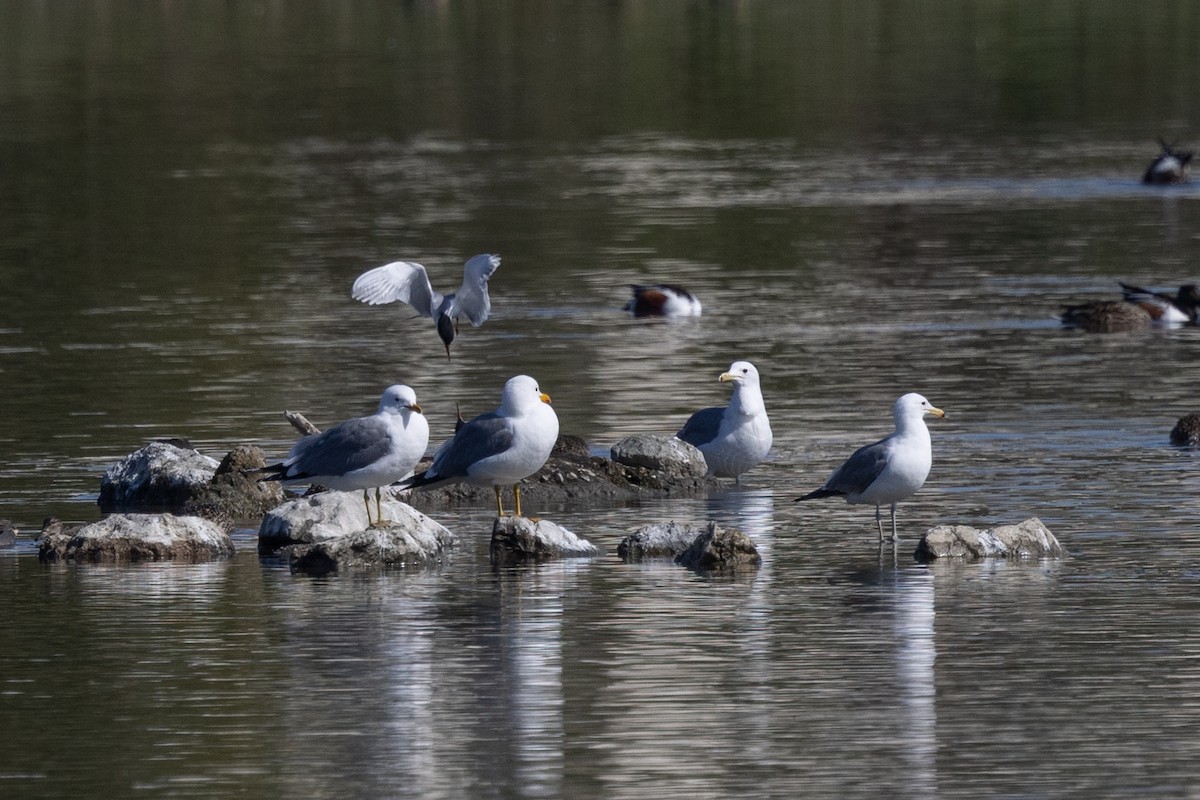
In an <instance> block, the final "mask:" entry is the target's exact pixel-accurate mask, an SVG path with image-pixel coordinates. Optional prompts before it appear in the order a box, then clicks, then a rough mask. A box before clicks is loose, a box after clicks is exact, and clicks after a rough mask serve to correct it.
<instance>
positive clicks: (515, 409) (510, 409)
mask: <svg viewBox="0 0 1200 800" xmlns="http://www.w3.org/2000/svg"><path fill="white" fill-rule="evenodd" d="M549 402H550V395H548V394H546V393H545V392H543V391H542V390H541V388H540V387H539V386H538V382H537V381H535V380H534V379H533V378H531V377H529V376H528V375H516V376H514V377H512V378H509V379H508V383H506V384H504V395H503V396H502V397H501V399H500V411H501V413H505V414H528V413H529V412H530V411H531V410H533V409H535V408H537V407H538V406H539V405H540V404H542V403H549Z"/></svg>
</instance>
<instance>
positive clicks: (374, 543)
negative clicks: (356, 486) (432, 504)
mask: <svg viewBox="0 0 1200 800" xmlns="http://www.w3.org/2000/svg"><path fill="white" fill-rule="evenodd" d="M373 494H374V493H372V498H371V504H372V506H374V503H375V499H374V496H373ZM383 517H384V519H385V520H388V522H389V524H386V525H383V526H380V527H378V528H370V527H369V526H370V523H369V521H368V520H367V509H366V506H365V505H364V504H363V499H362V492H357V491H356V492H332V491H330V492H321V493H320V494H315V495H312V496H310V497H301V498H299V499H298V500H292V501H290V502H288V503H284V504H283V505H281V506H280V507H279V508H276V509H273V510H271V511H269V512H267V514H266V516H264V517H263V521H262V525H261V526H259V529H258V552H259V553H262V554H270V553H274V552H275V551H277V550H279V549H280V548H283V547H289V546H293V545H317V544H325V543H329V542H333V541H337V540H342V539H346V538H347V537H350V536H351V535H352V534H362V533H374V532H376V531H382V532H385V533H386V534H387V536H386V537H380V538H377V537H371V536H367V537H359V538H358V539H354V540H350V541H351V544H349V545H347V544H346V543H342V542H339V544H338V545H337V546H336V547H327V548H324V550H323V551H321V552H325V553H326V554H327V555H328V557H330V558H333V559H334V560H335V561H340V562H344V563H346V564H349V563H350V562H351V561H353V562H354V564H355V565H356V566H363V565H365V563H366V560H367V559H368V557H369V554H370V553H371V552H374V553H375V555H376V556H377V557H378V559H379V563H391V562H392V561H396V560H403V561H405V562H406V563H407V562H415V561H422V562H425V561H430V560H432V559H436V558H438V557H439V556H440V555H441V554H442V551H443V549H445V548H446V547H450V546H452V545H453V544H454V534H452V533H450V531H448V530H447V529H446V528H445V527H443V526H442V525H440V524H438V523H437V522H434V521H433V520H432V519H430V518H429V517H427V516H425V515H424V514H422V513H421V512H420V511H417V510H416V509H415V508H413V507H412V506H410V505H407V504H405V503H401V502H400V501H398V500H395V499H393V498H390V497H387V493H386V491H385V493H384V500H383ZM353 542H358V543H359V544H360V545H362V547H361V548H360V549H358V550H355V549H354V546H353ZM347 548H348V549H347ZM306 552H307V551H306ZM320 557H321V556H320V553H319V552H317V553H314V554H313V555H312V556H311V558H312V559H318V558H320Z"/></svg>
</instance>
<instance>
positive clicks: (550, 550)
mask: <svg viewBox="0 0 1200 800" xmlns="http://www.w3.org/2000/svg"><path fill="white" fill-rule="evenodd" d="M490 552H491V557H492V560H493V561H508V560H513V561H520V560H526V559H534V560H541V559H547V558H560V557H568V558H571V557H588V556H595V555H599V553H600V551H599V550H598V549H596V547H595V546H593V545H592V544H591V543H590V542H588V541H587V540H586V539H580V538H579V537H578V536H576V535H575V534H573V533H571V532H570V531H569V530H567V529H566V528H564V527H562V526H561V525H557V524H555V523H553V522H550V521H549V520H545V519H540V520H536V521H535V520H532V519H529V518H528V517H497V518H496V522H495V523H494V524H493V525H492V542H491V546H490Z"/></svg>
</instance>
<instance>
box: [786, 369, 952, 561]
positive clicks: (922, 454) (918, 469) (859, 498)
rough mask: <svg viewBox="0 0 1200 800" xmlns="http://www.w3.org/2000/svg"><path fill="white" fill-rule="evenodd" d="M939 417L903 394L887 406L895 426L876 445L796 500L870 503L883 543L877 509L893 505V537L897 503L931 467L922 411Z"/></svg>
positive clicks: (937, 412) (937, 411)
mask: <svg viewBox="0 0 1200 800" xmlns="http://www.w3.org/2000/svg"><path fill="white" fill-rule="evenodd" d="M926 414H932V415H934V416H935V417H944V416H946V412H944V411H942V410H941V409H940V408H934V407H933V405H931V404H930V402H929V401H928V400H926V399H925V398H924V397H922V396H921V395H919V394H917V393H916V392H909V393H908V394H906V395H902V396H901V397H900V399H898V400H897V401H896V403H895V405H893V406H892V419H893V420H895V423H896V430H895V432H894V433H892V434H891V435H890V436H888V437H887V438H885V439H881V440H880V441H878V442H876V443H875V444H869V445H867V446H866V447H862V448H859V449H858V450H857V451H855V453H854V455H852V456H850V458H849V459H847V460H846V463H845V464H842V466H840V467H838V468H837V470H835V471H834V473H833V474H832V475H830V476H829V480H827V481H825V485H824V486H822V487H821V488H820V489H817V490H816V491H813V492H809V493H808V494H806V495H804V497H797V498H796V501H797V502H799V501H801V500H813V499H816V498H820V497H845V498H846V502H847V503H853V504H866V505H874V506H875V525H876V526H877V527H878V528H879V541H881V542H882V541H883V522H882V521H881V520H880V514H879V508H880V506H884V505H891V507H892V540H893V541H895V540H897V539H899V536H898V535H897V533H896V504H897V503H899V502H900V501H901V500H904V499H907V498H909V497H911V496H912V495H914V494H915V493H916V491H917V490H918V489H920V488H921V486H922V485H923V484H924V483H925V478H927V477H928V476H929V469H930V467H932V466H933V444H932V442H931V441H930V439H929V428H927V427H926V426H925V415H926Z"/></svg>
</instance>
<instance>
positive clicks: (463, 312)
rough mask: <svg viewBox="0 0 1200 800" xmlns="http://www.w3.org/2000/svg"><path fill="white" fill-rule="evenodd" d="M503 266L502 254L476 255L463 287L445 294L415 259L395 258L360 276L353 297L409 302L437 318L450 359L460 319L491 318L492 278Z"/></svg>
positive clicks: (466, 267) (423, 313)
mask: <svg viewBox="0 0 1200 800" xmlns="http://www.w3.org/2000/svg"><path fill="white" fill-rule="evenodd" d="M499 267H500V256H494V255H490V254H488V253H484V254H482V255H477V256H474V257H473V258H471V260H470V261H468V262H467V263H466V265H464V266H463V282H462V286H460V287H459V288H458V291H457V292H454V293H453V294H448V295H445V296H443V295H441V294H438V293H437V292H435V291H434V290H433V287H432V286H431V285H430V283H429V275H428V274H427V273H426V272H425V267H423V266H421V265H420V264H417V263H415V262H412V261H393V262H392V263H391V264H384V265H383V266H382V267H375V269H371V270H367V271H366V272H364V273H363V274H362V275H359V276H358V279H357V280H355V281H354V286H353V287H352V288H351V289H350V296H351V297H353V298H354V299H355V300H360V301H362V302H364V303H366V304H367V305H371V306H376V305H381V304H383V303H394V302H395V301H397V300H401V301H403V302H405V303H408V304H409V305H410V306H412V307H413V308H414V309H416V311H417V313H418V314H420V315H421V316H423V317H430V318H431V319H433V321H434V323H435V324H436V325H437V332H438V336H439V337H440V338H441V340H442V344H444V345H445V346H446V358H447V359H449V358H450V343H451V342H453V341H454V336H455V333H456V332H457V329H458V318H459V317H466V318H467V319H468V320H470V321H471V324H472V325H474V326H475V327H476V328H478V327H479V326H480V325H482V324H483V323H484V322H485V321H486V320H487V318H488V313H489V312H490V311H491V310H492V301H491V298H490V297H488V279H489V278H491V277H492V273H494V272H495V271H496V270H497V269H498V268H499Z"/></svg>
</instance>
